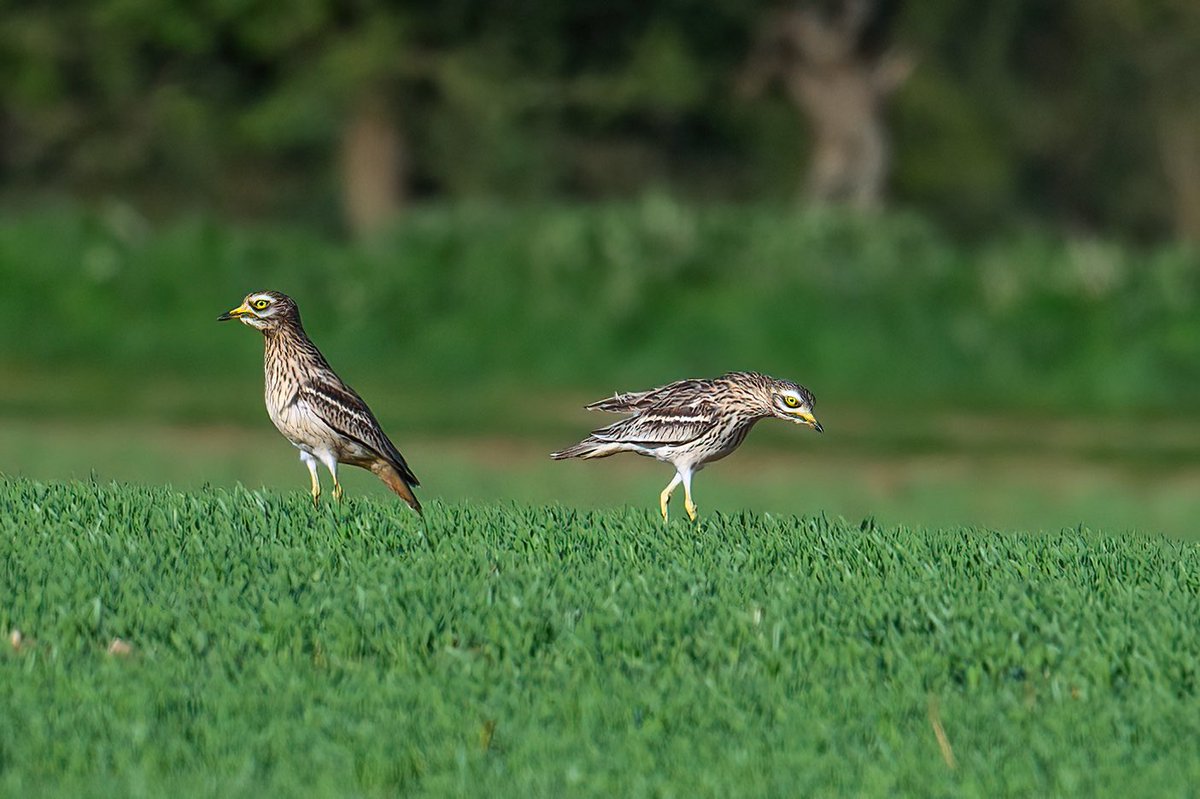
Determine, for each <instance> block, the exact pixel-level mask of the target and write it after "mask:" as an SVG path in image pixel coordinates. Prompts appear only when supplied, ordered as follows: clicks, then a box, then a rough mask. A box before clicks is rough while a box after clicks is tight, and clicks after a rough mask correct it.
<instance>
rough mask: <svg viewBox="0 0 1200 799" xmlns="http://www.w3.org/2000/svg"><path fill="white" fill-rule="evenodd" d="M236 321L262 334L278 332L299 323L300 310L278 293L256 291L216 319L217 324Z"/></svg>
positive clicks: (292, 301) (284, 295) (289, 298)
mask: <svg viewBox="0 0 1200 799" xmlns="http://www.w3.org/2000/svg"><path fill="white" fill-rule="evenodd" d="M231 319H237V320H238V321H239V322H241V323H242V324H244V325H247V326H249V327H253V328H255V329H256V330H261V331H263V332H264V333H266V332H271V331H274V330H278V329H279V328H281V327H284V326H285V325H289V324H292V325H294V324H297V323H299V321H300V309H299V308H297V307H296V303H295V301H294V300H293V299H292V298H291V297H289V296H288V295H286V294H281V293H279V292H278V291H256V292H254V293H253V294H247V295H246V299H244V300H242V304H241V305H239V306H238V307H236V308H234V309H233V310H232V311H227V312H225V313H223V314H221V315H220V316H218V317H217V321H218V322H228V321H229V320H231Z"/></svg>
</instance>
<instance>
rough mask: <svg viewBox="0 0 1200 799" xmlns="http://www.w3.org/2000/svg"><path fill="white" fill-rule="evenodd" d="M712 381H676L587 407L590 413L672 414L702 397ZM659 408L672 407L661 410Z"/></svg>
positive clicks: (613, 396)
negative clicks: (656, 411) (653, 411)
mask: <svg viewBox="0 0 1200 799" xmlns="http://www.w3.org/2000/svg"><path fill="white" fill-rule="evenodd" d="M711 384H712V381H711V380H676V381H675V382H674V383H668V384H667V385H665V386H659V387H658V388H652V389H650V390H648V391H627V392H625V393H624V394H614V395H612V396H611V397H606V398H604V399H602V400H598V401H597V402H593V403H592V404H590V405H587V406H585V408H586V409H587V410H589V411H609V412H610V413H631V412H635V411H645V410H650V409H655V410H664V411H666V412H668V413H669V412H671V410H672V408H674V407H677V406H682V405H686V404H689V403H691V402H695V401H697V400H698V399H699V398H700V397H702V396H703V395H704V393H705V391H706V390H707V389H708V388H710V387H711ZM658 406H670V407H665V408H659V407H658Z"/></svg>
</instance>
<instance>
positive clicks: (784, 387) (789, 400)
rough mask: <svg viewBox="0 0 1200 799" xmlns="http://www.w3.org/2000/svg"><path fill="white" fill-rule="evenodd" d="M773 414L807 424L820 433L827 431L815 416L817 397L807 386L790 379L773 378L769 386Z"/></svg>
mask: <svg viewBox="0 0 1200 799" xmlns="http://www.w3.org/2000/svg"><path fill="white" fill-rule="evenodd" d="M767 390H768V392H769V393H770V399H769V400H768V403H769V405H770V408H771V415H773V416H775V417H777V418H779V419H786V420H788V421H789V422H795V423H796V424H806V425H808V426H809V427H811V428H812V429H813V430H816V431H817V432H818V433H822V432H824V431H825V428H823V427H821V423H820V422H818V421H817V417H816V416H813V406H814V405H815V404H816V401H817V400H816V398H815V397H814V396H813V395H812V392H811V391H809V390H808V389H807V388H805V387H804V386H801V385H797V384H796V383H792V382H790V381H788V380H775V379H771V381H770V384H769V386H768V388H767Z"/></svg>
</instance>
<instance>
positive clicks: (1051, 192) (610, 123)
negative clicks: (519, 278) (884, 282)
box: [0, 0, 1200, 239]
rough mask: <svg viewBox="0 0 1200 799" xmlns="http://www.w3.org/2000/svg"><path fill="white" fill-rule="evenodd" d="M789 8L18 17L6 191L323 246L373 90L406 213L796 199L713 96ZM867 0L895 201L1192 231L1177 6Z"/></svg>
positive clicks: (448, 6)
mask: <svg viewBox="0 0 1200 799" xmlns="http://www.w3.org/2000/svg"><path fill="white" fill-rule="evenodd" d="M812 4H819V5H822V6H824V7H826V8H835V7H837V6H839V5H842V4H841V3H839V2H837V1H836V0H834V1H833V2H829V0H812ZM786 5H789V4H788V3H785V2H771V1H768V0H754V1H753V2H732V0H720V1H719V2H714V1H713V0H707V1H706V2H700V1H699V0H656V1H655V2H644V1H643V0H607V1H606V2H571V3H545V2H532V1H531V0H509V1H508V2H502V3H496V2H482V0H454V1H453V2H441V3H428V2H413V1H412V0H408V1H407V2H386V3H385V2H379V1H378V0H363V1H362V2H355V3H341V2H335V1H334V0H298V2H293V3H290V4H288V6H287V8H286V10H285V9H281V8H279V7H276V6H274V5H272V4H269V3H229V2H217V1H214V0H208V1H207V2H204V1H198V2H181V1H180V0H89V1H88V2H80V0H58V2H54V3H16V4H12V7H11V8H8V9H6V13H5V15H4V18H3V20H2V21H0V34H2V35H0V64H2V65H3V66H4V68H5V73H6V75H9V76H10V79H9V80H6V81H3V82H2V83H0V102H2V103H3V107H4V109H5V116H4V135H5V139H4V141H5V145H6V146H5V151H4V154H3V158H2V159H0V178H2V179H3V190H4V191H3V196H4V197H6V198H7V199H9V201H10V202H12V203H13V204H19V205H20V206H21V207H24V206H27V205H28V203H29V201H30V196H31V195H44V194H46V193H47V192H48V191H49V192H54V191H59V192H63V193H68V194H72V195H84V196H88V197H104V196H109V195H111V194H116V195H118V196H122V197H127V198H129V199H131V200H133V201H135V202H136V203H137V204H138V205H139V206H141V207H143V208H145V209H147V210H150V211H153V212H154V213H156V214H164V213H166V212H167V211H169V210H171V209H179V208H184V209H187V208H203V209H208V210H214V211H218V212H220V213H225V214H233V215H243V214H252V215H256V216H261V215H264V214H270V215H275V216H276V217H286V218H290V219H308V220H319V221H320V222H321V223H322V224H324V225H326V226H328V227H332V226H333V225H334V224H336V223H335V220H336V217H337V214H338V192H337V188H336V186H337V171H338V156H337V147H338V142H339V140H340V137H341V136H342V135H343V133H344V132H345V129H346V126H347V123H348V121H349V120H350V119H351V118H352V114H353V112H354V109H355V107H356V104H358V103H361V102H363V101H364V100H366V99H368V98H373V99H375V100H378V101H381V102H382V103H383V104H384V105H385V106H387V107H388V108H389V110H390V117H391V118H392V121H393V122H394V123H395V133H396V135H397V136H398V137H399V138H400V139H402V140H403V141H404V144H405V150H406V153H407V154H408V159H407V161H408V167H409V172H410V174H409V175H408V177H407V180H406V181H405V183H406V188H407V189H408V190H410V191H412V192H413V193H414V194H415V195H417V196H427V195H430V194H433V195H437V196H439V197H449V198H455V199H466V198H479V197H504V198H529V197H535V198H541V199H548V198H554V197H559V198H561V197H564V196H567V197H588V198H604V197H614V196H618V197H629V196H633V195H636V194H637V193H639V192H641V191H644V190H645V189H646V188H647V186H663V187H669V188H670V189H671V190H672V191H674V192H677V193H679V194H680V195H683V196H688V197H712V198H719V199H721V200H724V201H732V200H738V199H746V198H772V199H778V198H784V197H793V196H795V194H796V192H797V190H798V187H799V186H800V185H801V182H802V176H803V174H804V170H805V164H806V144H807V137H808V130H809V128H810V127H811V123H810V120H807V119H805V118H804V117H803V115H802V113H801V112H800V111H799V110H798V109H796V108H795V107H793V106H792V105H791V104H790V103H789V102H788V100H787V98H786V93H785V92H784V91H783V90H782V89H780V88H775V89H774V90H772V91H768V92H766V93H764V94H763V95H762V96H761V97H758V98H755V99H750V98H747V97H743V96H740V95H739V93H738V92H737V90H736V86H737V85H738V80H739V74H740V72H741V71H742V69H743V66H744V64H745V61H746V58H747V54H748V52H749V51H750V50H751V42H752V41H753V31H754V30H755V29H756V27H757V26H758V25H759V24H760V22H761V20H762V18H763V15H764V13H765V12H767V11H769V10H770V9H772V8H775V7H778V6H786ZM873 5H874V6H875V7H876V9H877V12H878V13H877V15H876V17H875V19H874V21H873V22H872V23H871V24H870V25H869V26H868V31H867V32H866V33H865V34H864V38H863V41H862V42H861V44H862V46H863V47H864V48H865V49H869V50H886V49H888V48H894V49H895V50H896V51H898V52H903V53H905V54H907V55H908V56H909V57H911V58H912V59H913V60H914V62H915V63H916V64H917V68H916V70H915V71H914V73H913V75H912V77H911V79H910V80H909V81H908V82H907V84H906V85H904V86H903V87H901V89H900V90H899V91H898V92H897V93H896V94H895V96H894V98H893V102H892V104H891V105H892V108H891V111H892V113H891V114H890V115H889V127H890V134H891V138H892V141H893V145H894V146H893V148H892V149H893V151H894V153H895V162H896V165H895V169H894V170H893V174H892V180H891V186H892V190H893V195H894V196H895V198H896V199H897V200H899V201H900V202H903V203H906V204H915V205H917V206H919V207H920V208H921V209H922V210H923V211H925V212H928V213H930V214H932V215H935V216H936V217H937V218H938V219H939V220H940V221H941V222H943V223H946V224H954V225H958V226H960V227H962V228H964V229H969V230H973V231H987V230H992V229H994V227H995V225H996V224H997V222H998V221H1001V220H1002V221H1003V222H1005V223H1012V222H1014V221H1020V220H1022V219H1024V218H1030V217H1035V218H1039V219H1046V218H1052V219H1056V220H1058V221H1060V222H1065V223H1069V224H1072V225H1077V224H1078V223H1080V222H1083V223H1084V224H1087V225H1089V226H1093V227H1098V228H1103V229H1113V230H1118V231H1120V232H1122V233H1123V234H1126V235H1142V236H1148V237H1161V236H1163V235H1165V234H1168V233H1170V232H1172V231H1173V232H1175V233H1178V234H1183V235H1187V236H1190V237H1191V238H1193V239H1195V238H1197V237H1198V236H1200V220H1198V219H1197V212H1196V211H1195V210H1194V209H1195V208H1196V207H1197V202H1196V198H1195V193H1194V192H1195V189H1194V188H1192V187H1191V184H1194V182H1195V181H1194V180H1192V179H1191V178H1189V177H1188V176H1189V175H1194V174H1195V172H1196V168H1197V159H1198V158H1200V155H1198V153H1200V149H1198V146H1197V143H1196V140H1195V137H1194V135H1193V134H1192V132H1191V131H1193V130H1195V129H1196V127H1197V119H1198V118H1200V110H1198V107H1197V102H1196V97H1197V96H1200V95H1198V92H1197V85H1196V77H1195V76H1196V75H1197V74H1200V69H1198V66H1200V64H1198V56H1197V54H1198V53H1200V11H1198V10H1197V9H1200V6H1198V5H1197V4H1196V3H1194V2H1192V0H1072V1H1071V2H1061V3H1048V2H1044V0H1043V1H1041V2H1034V1H1033V0H1010V1H1009V2H1003V3H994V4H991V5H990V6H989V7H988V8H986V9H982V10H981V9H979V8H978V7H977V4H973V3H964V2H961V1H960V0H926V1H925V2H919V3H918V2H909V3H901V2H898V0H879V2H877V3H874V4H873ZM1189 181H1190V183H1189Z"/></svg>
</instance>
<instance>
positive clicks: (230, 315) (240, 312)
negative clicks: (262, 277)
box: [217, 302, 254, 322]
mask: <svg viewBox="0 0 1200 799" xmlns="http://www.w3.org/2000/svg"><path fill="white" fill-rule="evenodd" d="M252 313H254V312H253V311H251V310H250V306H248V305H246V303H244V302H243V303H242V304H241V305H239V306H238V307H236V308H234V309H233V310H232V311H226V312H225V313H223V314H221V315H220V316H218V317H217V321H218V322H228V321H229V320H230V319H237V318H238V317H241V316H249V315H250V314H252Z"/></svg>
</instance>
